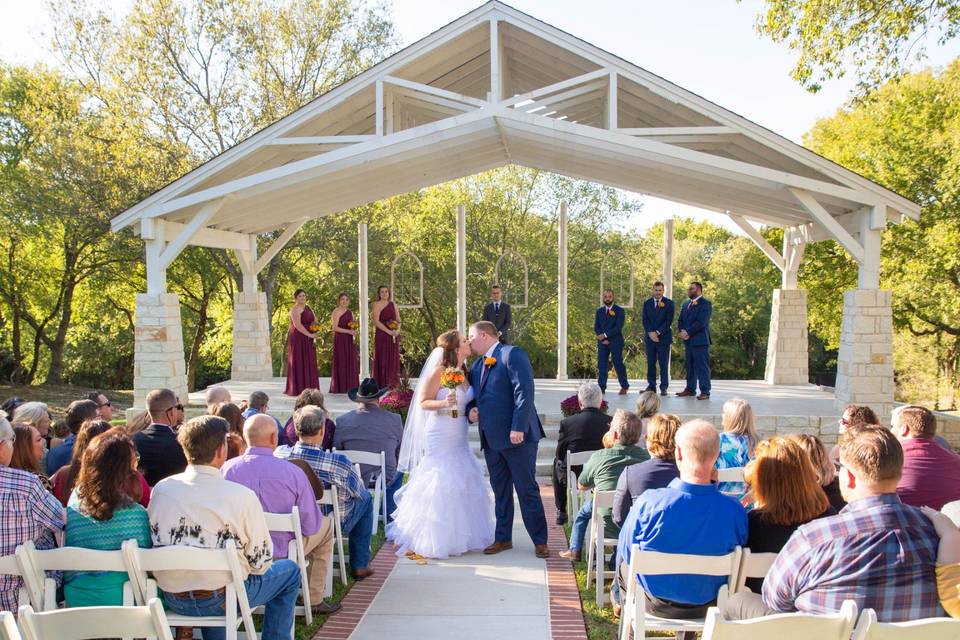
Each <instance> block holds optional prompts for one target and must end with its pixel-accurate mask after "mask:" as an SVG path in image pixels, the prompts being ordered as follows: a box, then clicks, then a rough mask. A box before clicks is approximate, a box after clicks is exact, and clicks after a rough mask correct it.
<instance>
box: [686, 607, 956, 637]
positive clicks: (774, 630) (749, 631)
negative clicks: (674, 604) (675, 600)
mask: <svg viewBox="0 0 960 640" xmlns="http://www.w3.org/2000/svg"><path fill="white" fill-rule="evenodd" d="M856 617H857V605H856V603H855V602H854V601H853V600H845V601H844V602H843V605H841V607H840V611H839V612H837V613H835V614H830V615H809V614H804V613H778V614H776V615H772V616H765V617H763V618H752V619H750V620H737V621H731V620H724V619H723V616H722V615H721V614H720V610H719V609H718V608H717V607H710V610H709V611H707V619H706V623H705V624H704V626H703V637H702V638H701V640H770V638H776V640H810V639H811V638H816V640H848V638H850V631H851V629H853V622H854V620H856ZM898 637H899V636H898ZM951 637H953V638H956V636H951Z"/></svg>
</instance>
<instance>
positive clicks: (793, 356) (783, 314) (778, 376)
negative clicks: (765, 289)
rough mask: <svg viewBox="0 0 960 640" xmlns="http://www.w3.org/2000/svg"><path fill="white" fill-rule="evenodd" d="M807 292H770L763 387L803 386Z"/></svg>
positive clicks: (805, 378) (806, 379)
mask: <svg viewBox="0 0 960 640" xmlns="http://www.w3.org/2000/svg"><path fill="white" fill-rule="evenodd" d="M809 375H810V373H809V357H808V355H807V291H806V289H774V290H773V308H772V309H771V310H770V335H769V336H768V338H767V367H766V372H765V373H764V376H763V377H764V380H766V382H767V384H807V382H809Z"/></svg>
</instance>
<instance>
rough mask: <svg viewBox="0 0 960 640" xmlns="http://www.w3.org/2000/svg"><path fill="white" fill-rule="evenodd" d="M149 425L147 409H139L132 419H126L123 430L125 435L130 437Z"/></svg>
mask: <svg viewBox="0 0 960 640" xmlns="http://www.w3.org/2000/svg"><path fill="white" fill-rule="evenodd" d="M149 426H150V413H149V412H147V411H141V412H140V413H138V414H137V416H136V417H135V418H134V419H133V420H130V421H128V422H127V424H125V425H124V426H123V430H124V431H126V433H127V435H128V436H130V437H131V438H132V437H133V436H135V435H136V434H138V433H140V432H141V431H143V430H144V429H146V428H147V427H149Z"/></svg>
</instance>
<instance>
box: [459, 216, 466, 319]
mask: <svg viewBox="0 0 960 640" xmlns="http://www.w3.org/2000/svg"><path fill="white" fill-rule="evenodd" d="M457 328H458V329H459V330H460V332H461V333H466V331H467V208H466V207H465V206H464V205H462V204H460V205H457Z"/></svg>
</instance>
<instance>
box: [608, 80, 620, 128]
mask: <svg viewBox="0 0 960 640" xmlns="http://www.w3.org/2000/svg"><path fill="white" fill-rule="evenodd" d="M618 121H619V116H618V115H617V74H616V72H612V73H611V74H610V84H609V86H608V88H607V129H616V128H617V125H618V124H619V122H618Z"/></svg>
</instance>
